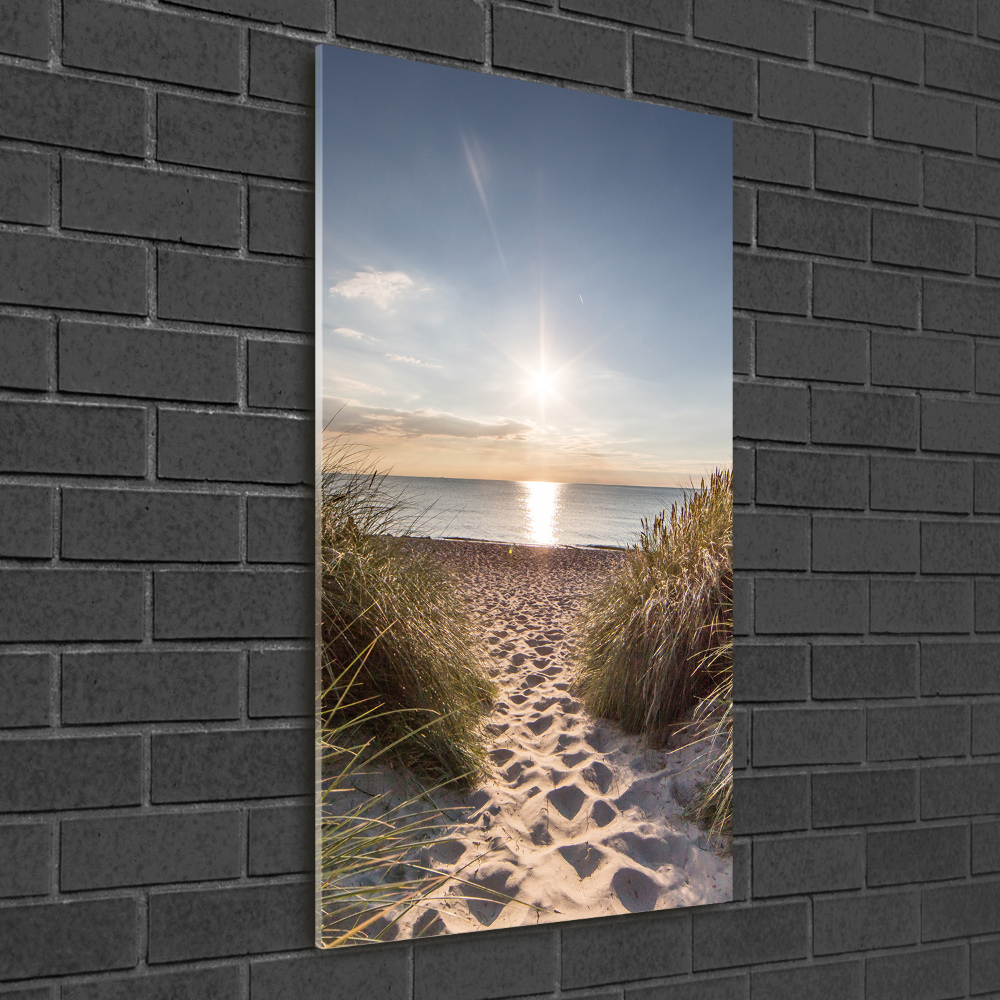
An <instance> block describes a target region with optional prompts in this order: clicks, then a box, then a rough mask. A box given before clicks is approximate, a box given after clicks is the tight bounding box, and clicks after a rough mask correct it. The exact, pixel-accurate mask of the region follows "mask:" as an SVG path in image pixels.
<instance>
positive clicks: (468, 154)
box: [462, 135, 507, 271]
mask: <svg viewBox="0 0 1000 1000" xmlns="http://www.w3.org/2000/svg"><path fill="white" fill-rule="evenodd" d="M462 147H463V149H464V150H465V162H466V163H467V164H468V165H469V173H470V174H472V183H473V184H475V185H476V191H477V192H478V193H479V201H480V202H481V203H482V206H483V211H484V212H485V213H486V221H487V222H488V223H489V226H490V232H491V233H492V234H493V243H494V245H495V246H496V248H497V255H498V256H499V257H500V263H501V264H502V265H503V269H504V271H506V270H507V258H506V257H504V254H503V250H502V249H501V247H500V237H499V236H497V227H496V226H495V225H494V223H493V213H492V212H491V211H490V202H489V199H488V198H487V197H486V188H485V187H484V186H483V174H484V173H485V172H486V157H485V155H484V154H483V151H482V149H481V148H480V146H479V143H477V142H476V141H475V139H473V141H472V143H470V142H469V140H468V139H466V138H465V136H464V135H463V136H462Z"/></svg>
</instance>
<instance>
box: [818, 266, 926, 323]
mask: <svg viewBox="0 0 1000 1000" xmlns="http://www.w3.org/2000/svg"><path fill="white" fill-rule="evenodd" d="M919 298H920V279H919V278H917V277H915V276H914V275H910V274H899V273H898V272H895V271H872V270H868V269H867V268H860V267H840V266H837V265H834V264H819V263H817V264H815V265H813V315H814V316H817V317H828V318H830V319H849V320H855V321H858V322H861V323H879V324H881V325H882V326H903V327H916V325H917V304H918V302H919Z"/></svg>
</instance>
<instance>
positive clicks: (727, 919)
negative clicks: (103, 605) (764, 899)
mask: <svg viewBox="0 0 1000 1000" xmlns="http://www.w3.org/2000/svg"><path fill="white" fill-rule="evenodd" d="M808 914H809V904H808V903H807V902H804V901H803V902H792V903H777V904H771V905H758V906H754V907H752V908H750V909H738V910H717V909H714V908H707V907H702V908H699V909H696V910H695V911H694V912H693V913H692V917H691V919H692V925H693V930H694V969H695V971H699V970H701V969H721V968H732V967H733V966H742V965H754V964H757V963H759V962H780V961H784V960H786V959H793V958H805V957H806V955H807V954H808V948H809V944H808V921H809V915H808Z"/></svg>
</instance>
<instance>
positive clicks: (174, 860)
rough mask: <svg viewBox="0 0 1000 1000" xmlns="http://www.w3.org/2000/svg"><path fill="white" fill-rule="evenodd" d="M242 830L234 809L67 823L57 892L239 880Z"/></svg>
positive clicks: (62, 827) (63, 829) (81, 820)
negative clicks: (123, 886) (214, 880)
mask: <svg viewBox="0 0 1000 1000" xmlns="http://www.w3.org/2000/svg"><path fill="white" fill-rule="evenodd" d="M241 827H242V821H241V818H240V814H239V813H238V812H236V811H235V810H231V811H228V812H200V813H173V814H171V813H159V814H157V815H153V816H116V817H114V818H108V819H71V820H66V821H64V822H63V823H62V824H61V831H60V833H61V860H60V885H59V887H60V889H62V891H63V892H73V891H77V890H81V889H106V888H110V887H113V886H122V885H159V884H162V883H164V882H197V881H201V880H205V879H226V878H237V877H238V876H239V874H240V854H241V850H240V832H241Z"/></svg>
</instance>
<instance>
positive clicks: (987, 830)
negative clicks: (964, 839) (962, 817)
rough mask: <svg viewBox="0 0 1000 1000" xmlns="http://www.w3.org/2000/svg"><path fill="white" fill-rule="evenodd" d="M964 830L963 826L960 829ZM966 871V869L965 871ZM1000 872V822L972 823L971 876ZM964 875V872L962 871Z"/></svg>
mask: <svg viewBox="0 0 1000 1000" xmlns="http://www.w3.org/2000/svg"><path fill="white" fill-rule="evenodd" d="M960 829H961V830H963V831H964V830H965V826H964V824H963V825H962V826H961V827H960ZM966 870H968V869H966ZM996 871H1000V822H997V821H996V820H985V821H973V823H972V874H973V875H979V874H982V873H983V872H996ZM962 874H963V875H964V874H965V872H964V871H963V872H962Z"/></svg>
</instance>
